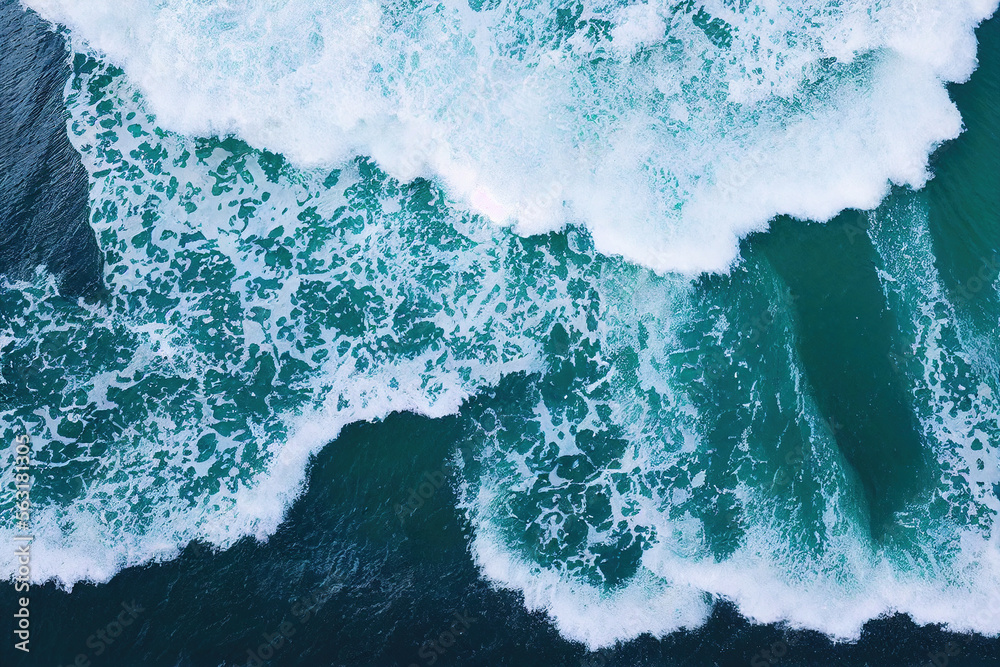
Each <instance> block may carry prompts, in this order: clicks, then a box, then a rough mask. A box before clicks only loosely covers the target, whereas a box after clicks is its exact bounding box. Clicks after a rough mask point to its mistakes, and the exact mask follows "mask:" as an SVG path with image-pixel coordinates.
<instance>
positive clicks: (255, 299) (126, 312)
mask: <svg viewBox="0 0 1000 667" xmlns="http://www.w3.org/2000/svg"><path fill="white" fill-rule="evenodd" d="M29 4H31V5H32V6H33V7H36V8H37V9H38V10H39V11H40V12H42V13H43V15H45V16H47V17H49V18H51V19H53V20H57V21H59V22H60V23H62V24H64V25H66V26H68V27H69V30H70V37H71V40H72V42H73V44H74V48H75V49H76V51H77V53H76V55H75V59H74V76H73V78H72V80H71V82H70V85H69V87H68V89H67V106H68V108H69V109H70V112H71V114H72V117H71V119H70V130H71V138H72V140H73V142H74V145H75V146H76V147H77V149H78V150H79V151H80V153H81V154H82V156H83V159H84V163H85V166H86V167H87V169H88V172H89V173H90V177H91V193H90V197H91V208H92V224H93V226H94V228H95V230H96V231H97V234H98V240H99V244H100V246H101V248H102V249H103V251H104V253H105V260H106V266H107V269H106V280H107V283H108V286H109V290H110V296H109V297H108V299H107V300H106V301H104V302H102V303H100V304H97V305H94V304H87V303H84V302H78V303H74V302H71V301H68V300H66V299H64V298H62V297H60V295H59V294H58V292H57V290H56V288H55V283H54V281H53V279H52V278H51V277H50V276H48V275H47V274H46V273H45V272H44V271H40V272H39V273H38V275H37V279H36V280H35V281H34V282H32V283H30V284H24V283H22V284H17V285H6V286H5V287H4V288H3V289H2V290H0V314H2V315H3V318H2V319H0V327H2V328H0V351H2V353H3V368H2V370H3V378H4V383H3V384H0V392H2V393H0V400H2V402H0V415H2V419H3V425H4V426H3V437H4V438H5V440H6V441H11V440H13V438H14V437H15V436H16V435H18V434H19V432H20V428H21V427H20V424H24V426H25V427H26V428H27V429H28V431H29V432H30V433H31V434H32V435H33V436H34V438H35V456H36V458H37V462H36V463H35V470H34V475H35V488H34V490H33V499H34V502H35V503H36V504H37V508H36V515H35V521H36V527H37V528H36V535H37V541H36V544H35V551H34V555H33V567H34V570H33V576H34V577H35V578H36V579H37V580H48V579H57V580H59V581H60V582H62V583H64V584H66V585H72V584H73V583H74V582H77V581H80V580H83V579H92V580H97V581H104V580H107V579H108V578H110V577H111V576H113V574H114V573H115V572H117V571H119V570H120V569H121V568H122V567H125V566H129V565H133V564H139V563H144V562H148V561H150V560H153V559H160V558H169V557H172V556H173V555H175V554H176V553H177V551H178V549H179V548H182V547H183V546H184V545H185V544H187V543H188V542H189V541H190V540H192V539H195V538H201V539H206V540H209V541H211V542H213V543H215V544H217V545H220V546H226V545H229V544H231V543H232V542H233V541H234V540H236V539H238V538H239V537H241V536H244V535H254V536H257V537H261V538H263V537H266V536H267V535H269V534H271V533H272V532H273V531H274V530H275V529H276V527H277V525H278V524H279V523H280V521H281V520H282V517H283V516H284V513H285V511H286V509H287V507H288V505H289V503H290V502H291V501H292V500H293V499H294V498H295V497H296V495H297V494H298V493H299V492H300V491H301V489H302V485H303V484H304V476H305V466H306V463H307V461H308V457H309V455H310V454H311V453H313V452H315V451H316V450H317V449H319V448H320V447H322V446H323V445H324V444H326V443H327V442H329V441H331V440H332V439H333V438H334V437H335V436H336V434H337V433H338V432H339V430H340V428H341V427H342V426H343V425H345V424H347V423H350V422H353V421H358V420H365V419H376V418H379V417H382V416H384V415H386V414H388V413H389V412H391V411H394V410H413V411H418V412H421V413H424V414H427V415H431V416H438V415H443V414H446V413H453V412H456V411H459V410H460V408H461V406H462V404H463V401H465V400H467V399H469V398H470V397H472V396H477V398H476V400H475V401H473V402H471V403H469V404H468V405H467V407H466V408H463V409H462V410H461V418H462V419H463V420H464V421H465V423H466V427H467V433H468V439H469V442H470V443H471V444H472V445H473V446H472V447H469V448H463V450H462V451H463V452H464V453H461V452H458V451H456V454H455V457H456V464H457V465H458V466H459V467H460V468H461V470H462V483H461V494H460V495H461V499H462V500H461V502H462V507H463V510H464V511H465V512H466V514H467V516H468V517H469V519H470V521H471V524H472V526H473V528H474V531H473V544H472V553H473V556H474V557H475V559H476V561H477V563H478V564H479V566H480V567H481V568H482V571H483V573H484V575H485V576H487V577H489V578H490V579H491V580H493V581H494V582H496V583H497V584H498V585H502V586H506V587H511V588H515V589H518V590H520V591H522V592H523V593H524V596H525V603H526V604H527V605H528V606H529V607H531V608H538V609H544V610H546V611H547V612H548V613H549V614H550V615H551V617H552V618H553V620H554V622H555V624H556V625H557V627H558V628H559V630H560V631H561V632H562V633H563V634H564V635H565V636H567V637H569V638H572V639H575V640H579V641H582V642H585V643H586V644H587V645H588V646H591V647H596V646H601V645H606V644H609V643H612V642H614V641H617V640H623V639H628V638H631V637H635V636H637V635H638V634H641V633H643V632H652V633H655V634H663V633H667V632H670V631H673V630H676V629H678V628H681V627H693V626H696V625H698V624H699V623H701V622H702V621H703V620H704V618H705V617H706V615H707V613H708V612H709V609H710V606H711V603H712V600H713V599H714V598H716V597H725V598H728V599H731V600H733V601H734V602H735V603H736V604H737V605H738V606H739V608H740V610H741V611H742V612H743V613H744V614H745V615H747V616H748V617H750V618H753V619H755V620H759V621H777V620H785V621H788V622H789V623H790V624H792V625H794V626H797V627H808V628H815V629H819V630H821V631H823V632H826V633H828V634H830V635H832V636H836V637H851V636H856V635H857V633H858V632H859V631H860V627H861V625H862V624H863V623H864V621H865V620H867V619H869V618H872V617H875V616H877V615H879V614H882V613H885V612H888V611H892V610H900V611H904V612H908V613H910V614H912V615H913V616H914V618H915V619H916V620H918V621H919V622H939V623H948V624H951V625H952V627H954V628H956V629H964V630H978V631H982V632H990V633H997V632H1000V598H998V597H997V595H996V591H997V590H1000V555H998V553H1000V552H998V546H997V545H998V536H997V535H996V533H995V530H994V520H995V517H996V515H997V512H998V511H1000V475H998V473H997V469H998V457H997V452H996V449H995V443H997V442H1000V420H998V415H1000V406H998V400H997V393H996V392H997V391H1000V387H997V386H996V377H995V375H994V374H990V373H989V372H987V370H984V367H983V365H982V364H981V363H977V361H976V359H975V358H974V356H975V355H973V354H971V353H969V352H966V349H969V347H970V346H969V345H967V344H966V343H965V342H963V341H965V340H967V339H968V337H969V336H972V335H973V334H972V333H969V332H968V331H965V332H964V333H963V329H962V324H961V322H960V318H957V317H956V316H955V313H954V310H953V309H952V307H951V305H950V304H949V302H948V299H947V298H946V296H945V295H944V294H943V291H942V289H941V287H940V279H939V277H938V276H937V275H936V274H935V273H934V271H933V270H932V269H931V268H929V267H932V266H933V261H932V259H933V258H932V255H931V249H930V244H929V242H928V240H927V233H928V232H927V229H926V227H927V221H926V214H925V213H924V212H923V208H922V206H923V204H922V203H921V200H920V199H919V197H918V196H914V197H911V198H910V199H909V200H907V201H908V202H909V203H908V204H907V205H905V206H904V205H902V204H901V205H899V206H888V205H887V206H883V207H881V208H879V209H878V211H877V212H876V213H873V214H872V215H871V231H870V234H871V240H870V242H871V244H872V246H873V247H874V248H875V249H876V250H877V258H876V259H877V262H878V263H879V270H880V272H881V273H880V275H881V276H882V282H881V285H882V287H883V288H884V296H885V299H886V300H887V303H889V304H891V306H892V307H893V309H894V310H895V311H897V312H898V313H900V314H901V315H900V319H901V322H902V323H901V325H900V326H901V331H902V335H903V336H904V338H905V341H904V346H908V347H907V349H908V350H909V352H910V354H909V355H908V356H907V359H908V361H907V363H904V364H901V365H900V368H899V373H900V374H901V377H902V378H904V380H905V382H904V384H905V386H906V396H907V399H908V400H909V401H910V405H909V409H910V410H911V411H912V414H913V415H914V419H915V420H916V421H917V422H919V429H918V430H919V433H920V438H921V445H922V447H923V448H924V450H925V451H926V452H927V453H928V459H929V463H928V465H927V466H926V469H922V470H921V472H920V475H921V476H922V483H921V484H919V485H917V486H916V487H915V488H916V490H915V491H914V493H913V494H912V495H911V496H910V497H908V498H907V499H906V502H905V503H904V504H903V506H901V507H899V508H897V511H896V514H895V517H894V518H895V520H894V522H893V525H894V526H895V528H894V529H893V531H892V532H891V533H889V534H882V533H879V532H877V531H875V530H873V528H872V521H871V514H870V508H869V507H868V506H867V503H868V500H867V497H866V494H865V491H864V489H863V488H862V486H863V485H862V482H861V481H859V479H858V476H857V475H856V474H855V472H854V470H853V468H852V465H851V463H850V462H849V461H847V460H846V459H845V457H844V454H843V453H842V451H841V450H840V448H839V447H838V446H837V430H838V428H839V425H837V424H834V423H830V422H829V421H827V420H825V419H824V418H823V416H822V412H821V410H820V409H819V408H818V406H817V403H816V400H815V399H814V397H813V392H812V390H811V387H810V383H809V379H808V378H807V377H806V376H805V374H804V372H803V370H802V363H801V360H800V359H799V358H798V350H797V347H796V341H795V335H796V331H795V329H796V315H795V295H794V294H792V293H791V292H790V291H789V288H788V287H787V285H786V283H785V281H784V280H783V279H782V277H781V276H780V275H779V274H778V273H777V272H776V271H775V270H774V269H773V267H772V266H771V264H770V263H769V262H768V261H767V260H766V259H765V258H764V257H762V256H760V254H759V253H758V254H754V253H750V254H748V255H746V256H745V257H743V258H742V261H741V262H739V263H738V264H736V265H735V267H734V266H733V261H734V259H735V258H736V253H737V248H738V240H739V238H740V237H741V236H743V235H744V234H746V233H747V232H748V231H749V230H752V229H759V228H762V227H763V226H764V225H765V224H766V223H767V222H768V220H769V219H771V218H772V217H773V216H774V215H776V214H778V213H790V214H793V215H795V216H799V217H802V218H813V219H818V220H824V219H827V218H830V217H831V216H833V215H834V214H836V213H837V212H838V211H840V210H841V209H842V208H844V207H848V206H856V207H873V206H875V205H877V204H878V203H879V201H880V200H881V199H882V197H883V196H884V195H885V194H886V192H888V186H889V183H890V182H894V183H898V184H907V185H911V186H914V187H917V186H920V185H922V184H923V183H924V181H925V180H926V178H927V176H928V174H927V166H926V165H927V155H928V152H929V151H930V150H931V149H932V148H933V146H934V145H936V143H938V142H940V141H943V140H945V139H948V138H951V137H954V136H956V135H957V133H958V132H959V130H960V127H961V119H960V118H959V117H958V113H957V111H956V109H955V108H954V106H953V105H952V103H951V102H950V100H949V99H948V96H947V93H946V90H945V88H944V82H946V81H956V80H961V79H963V78H964V77H967V76H968V75H969V73H970V72H971V70H972V68H973V66H974V62H975V40H974V36H973V34H972V29H973V28H974V26H975V25H976V23H977V21H979V20H981V19H982V18H983V17H984V16H986V15H987V14H988V13H989V12H990V10H992V9H993V8H994V4H995V3H993V2H973V1H971V0H970V1H967V2H958V3H952V5H950V6H949V7H948V8H947V10H945V9H943V8H939V7H938V5H937V4H936V3H932V2H913V1H909V2H892V1H889V2H883V3H878V4H877V5H876V6H875V7H874V8H870V7H869V6H868V3H861V2H849V1H848V2H839V3H820V2H806V3H797V4H796V8H794V9H793V8H792V7H791V5H790V4H789V5H784V4H782V3H778V2H757V3H750V2H742V3H738V4H736V3H723V2H703V3H696V2H680V3H673V4H665V5H656V4H619V3H614V4H600V3H582V2H577V3H561V4H553V5H548V4H541V5H534V6H520V5H515V4H513V3H511V2H505V1H503V0H500V1H498V2H494V1H492V0H488V1H486V2H481V3H480V2H473V3H471V4H469V5H465V4H461V3H454V4H453V3H448V2H445V3H441V4H426V3H419V2H414V3H386V4H375V3H370V2H369V3H364V2H362V3H336V2H335V3H317V4H315V5H314V4H312V3H307V2H292V1H285V2H281V1H278V0H270V1H268V2H242V3H236V2H231V3H222V4H219V3H215V4H208V3H200V2H188V3H181V2H158V3H133V4H131V5H129V6H127V7H122V6H121V5H120V4H119V3H110V2H100V1H95V2H92V3H86V4H83V3H68V2H66V3H63V2H58V1H55V0H52V1H44V0H36V1H33V2H31V3H29ZM112 63H114V64H112ZM119 67H121V68H122V69H119ZM227 135H230V136H228V138H224V139H223V138H210V137H220V136H227ZM206 137H209V138H206ZM358 155H361V156H362V157H357V156H358ZM567 222H570V223H573V224H572V226H571V228H570V229H569V230H568V231H560V232H558V233H555V232H553V230H557V229H560V228H561V227H563V226H564V225H565V224H566V223H567ZM494 223H503V224H500V225H498V224H494ZM505 225H509V227H508V226H505ZM542 232H546V233H545V234H542ZM529 233H530V234H529ZM531 234H535V235H531ZM900 244H903V245H902V247H901V245H900ZM619 255H621V256H624V258H626V259H627V260H631V261H626V259H623V258H622V257H619ZM703 270H711V271H723V270H728V271H729V272H730V273H729V275H726V276H713V277H705V278H702V279H699V280H692V279H691V277H690V276H689V275H687V274H691V273H696V272H699V271H703ZM502 377H506V378H507V381H506V383H505V387H506V389H505V391H507V392H508V393H507V394H505V395H503V396H498V395H496V393H495V392H496V391H497V390H496V389H495V387H496V386H497V384H498V382H499V381H500V379H501V378H502ZM970 388H971V390H970ZM11 455H12V454H11V452H10V451H9V450H4V453H3V454H2V456H0V466H2V469H3V473H2V474H0V482H2V483H3V489H5V491H4V492H3V493H4V494H5V495H3V496H0V511H3V512H7V511H9V510H10V508H11V506H12V503H13V498H12V497H11V496H10V495H9V493H8V491H7V489H9V488H10V484H9V482H10V478H9V476H10V470H11V468H12V466H11V465H10V464H11ZM0 534H3V533H2V532H0ZM0 559H2V560H0V563H3V567H4V571H5V572H12V571H13V569H14V564H13V560H12V558H11V556H10V554H6V555H3V556H0ZM817 600H821V601H823V604H822V605H820V604H817V603H816V601H817Z"/></svg>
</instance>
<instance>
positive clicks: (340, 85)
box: [27, 0, 997, 274]
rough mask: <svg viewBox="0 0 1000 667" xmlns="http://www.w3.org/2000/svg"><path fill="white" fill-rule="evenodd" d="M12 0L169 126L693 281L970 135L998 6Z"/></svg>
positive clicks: (883, 188)
mask: <svg viewBox="0 0 1000 667" xmlns="http://www.w3.org/2000/svg"><path fill="white" fill-rule="evenodd" d="M27 4H28V5H29V6H31V7H33V8H35V9H36V10H38V11H39V12H40V13H41V14H42V15H43V16H45V17H46V18H48V19H50V20H52V21H57V22H59V23H62V24H64V25H66V26H68V27H69V28H70V30H71V36H72V39H73V43H74V44H75V45H76V48H78V49H82V48H84V47H87V48H90V49H93V50H94V51H95V52H98V53H100V54H103V55H105V56H106V57H107V58H109V59H110V60H111V61H113V62H115V63H117V64H119V65H121V66H122V67H124V69H125V71H126V72H127V73H128V75H129V77H130V79H131V80H132V81H133V82H135V83H136V85H138V86H139V87H140V89H141V90H142V91H143V93H144V95H145V97H146V99H147V100H148V102H149V104H150V105H151V108H152V109H153V110H154V111H155V112H156V114H157V116H158V118H159V119H160V122H161V123H162V124H164V126H166V127H169V128H171V129H173V130H175V131H178V132H182V133H185V134H188V135H191V136H210V135H226V134H229V133H233V134H236V135H238V136H240V137H242V138H243V139H245V140H247V141H249V142H250V143H251V144H253V145H255V146H257V147H259V148H267V149H269V150H272V151H275V152H279V153H281V154H283V155H285V156H287V157H289V158H291V159H292V160H293V161H294V162H296V163H298V164H300V165H313V164H320V163H321V164H328V165H332V164H338V163H341V162H343V161H344V160H346V159H348V158H349V157H351V156H353V155H355V154H359V153H360V154H364V155H369V156H371V157H373V158H374V159H375V160H376V161H377V162H378V164H379V165H380V166H381V167H382V168H383V169H385V170H386V171H387V172H388V173H390V174H392V175H393V176H396V177H398V178H402V179H404V180H405V179H410V178H412V177H414V176H416V175H422V176H432V177H434V178H436V179H437V180H438V181H439V182H440V183H441V184H443V185H444V186H445V188H446V190H447V191H448V193H449V195H450V196H451V197H453V198H454V199H455V200H456V201H457V202H460V203H461V204H462V205H464V206H466V207H468V208H469V209H470V210H472V211H475V212H478V213H481V214H483V215H485V216H487V217H488V218H490V219H492V220H493V221H495V222H497V223H501V224H506V225H511V226H513V228H514V229H515V230H516V231H517V232H518V233H522V234H535V233H541V232H546V231H550V230H553V229H558V228H560V227H562V226H563V225H565V224H566V223H573V224H581V225H584V226H586V227H587V228H588V229H589V230H590V232H591V233H592V235H593V238H594V240H595V243H596V245H597V248H598V250H600V251H602V252H605V253H610V254H618V255H622V256H624V257H626V258H627V259H629V260H631V261H634V262H638V263H640V264H642V265H644V266H647V267H650V268H653V269H654V270H656V271H659V272H669V271H677V272H682V273H688V274H694V273H698V272H701V271H724V270H727V269H728V267H730V266H731V265H732V263H733V261H734V260H735V258H736V256H737V249H738V240H739V238H741V237H742V236H744V235H746V234H747V233H748V232H750V231H752V230H757V229H762V228H764V227H765V226H766V224H767V223H768V221H769V220H770V219H771V218H772V217H774V216H775V215H777V214H790V215H793V216H796V217H801V218H807V219H813V220H827V219H829V218H830V217H832V216H833V215H835V214H836V213H837V212H839V211H840V210H843V209H844V208H848V207H855V208H872V207H874V206H875V205H876V204H877V203H878V201H879V200H880V199H881V198H882V197H883V196H884V195H885V193H886V192H887V188H888V186H889V184H890V183H895V184H898V185H908V186H911V187H914V188H919V187H921V186H922V185H923V184H924V182H925V181H926V179H927V177H928V175H927V172H926V165H927V156H928V154H929V152H930V151H931V150H933V148H934V147H935V146H936V145H938V144H939V143H941V142H943V141H946V140H948V139H952V138H954V137H955V136H957V134H958V132H959V130H960V127H961V122H960V119H959V118H958V114H957V111H956V110H955V107H954V106H953V105H952V103H951V102H950V101H949V99H948V96H947V93H946V91H945V88H944V84H945V83H946V82H949V81H960V80H963V79H965V78H966V77H968V76H969V74H970V73H971V71H972V69H973V67H974V66H975V45H976V41H975V36H974V33H973V28H974V27H975V26H976V24H977V23H978V22H979V21H981V20H983V19H984V18H985V17H987V16H988V15H989V14H990V13H991V12H992V11H994V10H995V8H996V4H997V3H996V2H995V0H962V1H960V2H953V3H950V4H949V5H948V7H947V8H943V7H941V6H939V4H938V3H937V2H935V1H934V0H921V1H919V2H912V1H909V0H906V1H904V0H893V1H891V2H884V3H880V4H879V5H878V6H877V7H875V8H873V7H871V5H870V3H868V2H862V1H860V0H852V1H851V2H843V3H837V4H836V5H831V4H829V3H826V2H819V1H815V2H813V1H810V2H795V3H772V2H767V3H759V2H754V3H750V4H749V5H748V6H746V7H744V8H743V9H742V10H736V9H734V8H733V7H732V5H731V3H723V2H718V1H706V2H700V3H697V4H694V5H692V4H691V3H686V2H633V3H629V4H627V5H625V6H621V5H620V3H617V2H614V3H609V2H604V1H603V0H591V1H589V2H586V3H582V4H580V5H579V7H577V8H576V10H575V13H574V14H573V15H572V17H570V16H568V15H566V12H565V11H564V9H565V8H563V5H562V4H561V3H559V2H551V3H543V4H537V3H536V4H532V5H521V4H516V3H499V4H496V5H492V4H480V3H466V2H464V0H462V1H458V0H442V1H441V2H423V3H416V4H412V5H407V4H399V3H396V4H389V3H384V4H383V3H379V2H376V1H374V0H365V1H364V2H360V3H359V2H354V1H351V2H346V1H339V2H333V3H330V2H310V1H308V0H295V1H288V2H276V1H274V0H244V1H242V2H238V3H237V2H232V3H226V4H224V5H216V4H205V3H200V2H193V1H190V0H174V1H171V2H160V3H155V4H149V3H138V4H130V5H128V6H126V7H123V6H121V4H120V3H115V2H111V0H99V1H95V2H88V3H85V4H81V3H77V2H70V1H69V0H29V2H28V3H27ZM553 184H555V185H554V186H553Z"/></svg>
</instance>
